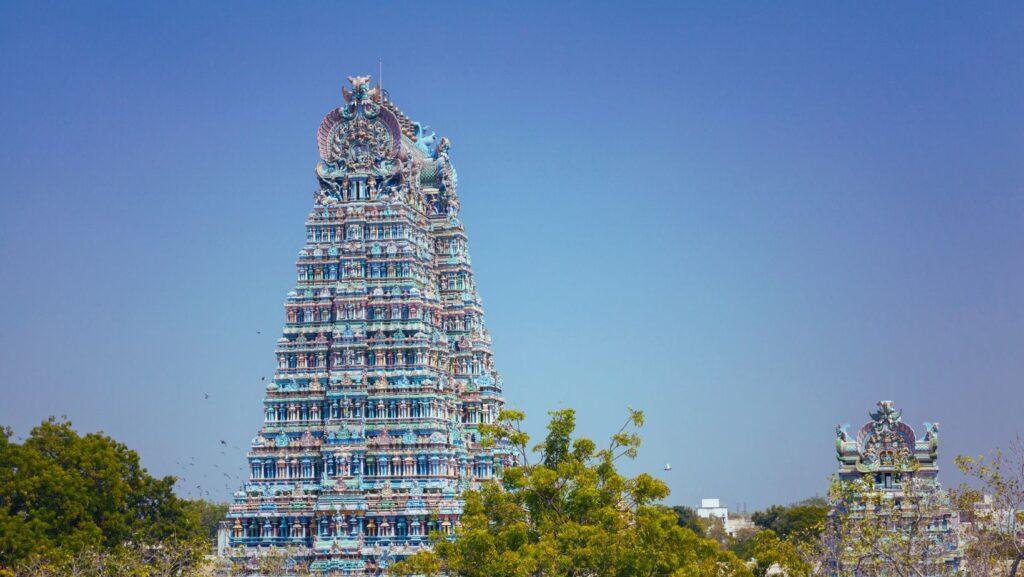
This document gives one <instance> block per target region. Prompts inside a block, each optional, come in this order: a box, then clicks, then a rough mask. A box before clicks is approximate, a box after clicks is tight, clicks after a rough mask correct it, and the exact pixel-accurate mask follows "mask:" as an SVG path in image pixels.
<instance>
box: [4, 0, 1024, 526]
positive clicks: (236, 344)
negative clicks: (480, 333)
mask: <svg viewBox="0 0 1024 577" xmlns="http://www.w3.org/2000/svg"><path fill="white" fill-rule="evenodd" d="M1021 38H1024V8H1022V7H1021V5H1019V4H1013V3H1005V4H996V3H977V4H976V3H971V4H968V3H953V2H949V3H945V2H906V3H899V4H897V5H891V4H890V3H877V4H872V3H855V4H839V3H824V4H823V3H819V2H807V3H777V4H772V5H769V4H767V3H674V2H673V3H651V4H643V5H639V6H637V5H632V4H625V3H623V4H612V3H604V2H598V3H584V2H579V3H561V4H551V3H528V2H521V3H501V4H497V3H463V4H444V3H430V4H426V3H400V4H387V3H365V4H357V3H350V4H341V3H339V4H316V3H303V4H301V5H299V4H298V3H289V4H286V3H205V2H203V3H200V2H196V3H185V4H179V3H175V4H170V3H168V4H153V3H145V4H139V3H130V4H129V3H124V4H120V3H107V2H102V3H99V2H97V3H73V4H47V3H42V2H32V3H27V2H26V3H10V2H4V3H2V4H0V131H2V134H3V136H4V138H2V139H0V271H2V279H3V282H2V283H0V315H2V318H3V321H2V323H0V383H2V384H0V387H2V389H0V390H2V400H0V423H3V424H6V425H8V426H13V427H14V428H15V430H16V432H17V433H18V434H25V433H26V432H27V431H28V429H29V428H30V427H31V426H32V425H33V424H35V423H37V422H38V421H40V420H41V419H43V418H45V417H46V416H48V415H51V414H54V415H67V416H68V417H69V418H71V419H72V420H73V421H74V422H75V423H76V425H77V426H78V427H79V428H81V429H84V430H97V429H102V430H104V431H106V432H108V433H110V434H112V435H114V436H115V437H117V438H119V439H121V440H123V441H125V442H126V443H128V444H129V445H130V446H132V447H133V448H136V449H137V450H138V451H139V452H140V453H141V455H142V457H143V461H144V463H145V464H146V465H147V466H148V467H149V469H150V470H151V471H152V472H154V473H157V474H172V473H173V474H179V475H180V476H182V477H183V481H182V487H183V489H184V490H185V491H186V492H187V493H189V494H195V493H196V492H197V490H196V489H195V486H196V485H202V486H203V487H204V491H205V490H210V491H211V496H213V497H217V498H224V497H226V496H227V495H228V493H229V489H228V487H227V485H231V486H232V487H233V486H234V485H235V483H234V482H233V481H231V482H226V479H225V478H224V477H223V473H224V472H228V473H229V474H231V475H240V474H241V473H242V471H243V468H244V467H243V455H242V448H244V447H245V445H246V444H247V443H248V441H249V439H250V438H251V437H252V436H253V434H254V433H255V431H256V430H257V428H258V427H259V425H260V421H261V412H260V397H261V394H262V387H261V385H260V377H261V376H264V375H270V374H271V372H272V369H273V364H274V357H273V347H274V340H275V339H276V337H277V334H276V333H277V332H278V331H279V329H280V326H281V324H282V320H283V310H282V302H283V297H284V295H285V293H286V292H287V291H288V290H289V288H290V287H291V286H292V284H293V282H294V268H293V265H294V260H295V256H296V253H297V251H298V249H299V248H300V247H301V245H302V243H303V226H302V223H303V220H304V218H305V215H306V213H307V211H308V210H309V207H310V203H311V193H312V191H313V189H314V187H315V181H314V178H313V168H314V165H315V163H316V147H315V141H314V134H315V131H316V128H317V126H318V125H319V122H320V120H321V118H322V117H323V115H324V114H325V113H326V112H327V111H328V110H330V109H331V108H332V107H334V106H337V105H338V103H339V102H341V93H340V89H341V86H342V84H343V82H344V78H345V76H347V75H351V74H363V73H374V74H375V72H376V68H377V60H378V58H382V59H383V61H384V82H385V86H386V87H387V88H388V90H389V92H390V93H391V94H392V96H393V98H394V99H395V101H396V102H397V103H399V105H400V106H401V107H402V109H403V110H404V111H405V112H406V113H407V114H409V115H410V116H411V117H413V118H414V119H417V120H419V121H421V122H423V123H425V124H428V125H430V126H431V127H432V128H433V129H435V130H437V131H438V133H440V134H443V135H446V136H448V137H449V138H450V139H451V140H452V142H453V159H454V161H455V163H456V165H457V167H458V169H459V177H460V194H461V197H462V201H463V202H462V204H463V217H464V221H465V223H466V226H467V229H468V231H469V234H470V242H471V245H470V246H471V251H472V254H473V260H474V265H475V268H476V272H477V276H478V279H479V285H480V288H481V291H482V295H483V298H484V301H485V306H486V310H487V319H488V325H489V327H490V331H491V334H492V336H493V338H494V343H495V349H496V361H497V364H498V367H499V369H500V370H501V371H502V373H503V374H504V377H505V386H506V396H507V399H508V401H509V403H510V404H511V405H513V406H516V407H518V408H521V409H524V410H525V411H526V412H527V413H528V415H529V416H530V426H531V429H532V430H534V431H539V430H540V428H541V427H542V425H543V423H544V422H545V418H546V416H545V412H546V411H548V410H551V409H555V408H560V407H574V408H576V409H577V410H578V412H579V424H580V429H581V430H582V431H583V432H584V433H586V434H588V435H591V436H594V437H596V438H604V437H606V436H607V435H608V434H609V433H611V432H612V431H613V429H614V428H616V427H617V423H618V422H619V421H620V420H621V419H622V418H624V416H625V413H626V407H627V406H632V407H636V408H641V409H644V410H645V411H646V412H647V416H648V425H647V427H646V428H645V430H644V433H643V434H644V439H645V446H644V448H643V449H642V452H641V455H640V457H639V459H637V461H636V462H635V463H633V464H631V465H629V466H628V468H629V470H631V471H633V472H638V471H651V472H657V473H659V474H661V473H662V471H661V468H662V467H663V465H664V463H665V462H666V461H668V462H671V463H672V464H673V470H672V471H671V472H670V473H665V474H664V476H665V478H666V480H667V481H668V482H669V484H670V486H671V487H672V489H673V495H672V496H671V498H670V501H672V502H673V503H687V504H694V503H695V502H696V500H697V499H698V498H700V497H702V496H707V497H710V496H715V497H720V498H721V499H723V500H724V501H725V502H726V503H727V504H730V505H737V504H740V503H747V506H748V507H749V508H755V507H762V506H765V505H768V504H771V503H786V502H790V501H793V500H797V499H801V498H804V497H806V496H810V495H814V494H816V493H821V492H823V491H824V489H825V486H826V478H827V476H828V475H829V474H830V473H831V472H832V470H833V469H834V467H835V459H834V449H833V439H834V437H833V427H834V426H835V425H836V424H837V423H841V422H851V423H852V424H853V425H854V426H859V424H861V423H862V422H863V421H864V420H865V419H866V418H867V417H866V413H867V411H868V410H869V409H871V408H872V407H873V405H874V403H875V402H876V401H877V400H879V399H881V398H887V399H888V398H891V399H893V400H895V401H896V402H897V403H898V404H899V405H901V406H903V407H904V408H905V409H906V413H905V414H906V417H907V419H908V420H909V421H911V423H912V424H913V425H914V426H915V427H916V428H918V430H920V426H921V422H922V421H925V420H928V421H939V422H941V423H942V432H941V438H942V446H941V455H942V458H941V464H942V465H943V466H944V471H945V474H944V475H943V478H944V479H945V481H946V482H947V483H953V482H956V481H958V479H959V478H958V477H957V476H956V475H955V474H953V472H952V470H951V469H952V463H951V459H952V457H953V456H954V455H956V454H960V453H971V454H975V453H979V452H982V451H986V450H988V449H989V448H992V447H994V446H998V445H1000V444H1005V443H1006V442H1007V439H1008V438H1009V437H1011V436H1013V435H1015V434H1018V433H1021V432H1022V425H1021V412H1022V407H1024V382H1022V378H1021V377H1022V374H1024V355H1022V351H1024V226H1022V225H1024V168H1022V167H1024V163H1022V162H1021V159H1022V157H1024V98H1022V91H1024V44H1022V41H1021ZM257 331H259V332H257ZM204 394H209V399H205V398H204ZM220 440H224V441H225V442H226V443H228V446H227V447H225V446H223V445H221V444H220V442H219V441H220ZM222 452H223V454H222ZM191 461H194V463H195V464H194V465H190V466H180V465H178V464H176V462H184V463H188V462H191Z"/></svg>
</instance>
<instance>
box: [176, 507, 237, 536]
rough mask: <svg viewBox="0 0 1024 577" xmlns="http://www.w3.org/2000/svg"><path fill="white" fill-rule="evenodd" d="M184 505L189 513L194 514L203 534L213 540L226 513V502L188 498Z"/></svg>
mask: <svg viewBox="0 0 1024 577" xmlns="http://www.w3.org/2000/svg"><path fill="white" fill-rule="evenodd" d="M185 505H186V507H187V508H188V509H189V511H190V512H191V514H192V515H193V516H195V518H196V520H197V521H198V523H199V527H200V529H201V530H202V532H203V534H204V535H206V536H207V538H209V539H210V540H215V539H216V538H217V529H218V528H219V527H220V522H221V521H223V520H224V517H225V516H226V515H227V514H228V504H227V503H214V502H212V501H206V500H204V499H190V500H188V501H185Z"/></svg>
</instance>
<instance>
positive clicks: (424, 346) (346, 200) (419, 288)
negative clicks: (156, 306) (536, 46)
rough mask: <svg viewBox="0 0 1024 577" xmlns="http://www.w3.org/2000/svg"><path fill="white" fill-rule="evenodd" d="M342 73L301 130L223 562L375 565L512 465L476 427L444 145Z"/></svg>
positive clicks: (480, 345) (483, 403)
mask: <svg viewBox="0 0 1024 577" xmlns="http://www.w3.org/2000/svg"><path fill="white" fill-rule="evenodd" d="M349 80H350V82H351V84H352V88H351V90H349V89H347V88H345V89H343V94H344V100H345V102H344V104H343V105H342V106H340V107H339V108H336V109H334V110H332V111H331V112H329V113H328V114H327V116H326V117H325V118H324V120H323V122H322V124H321V125H320V128H319V131H318V132H317V145H318V148H319V154H320V161H319V163H318V164H317V166H316V178H317V182H318V185H319V186H318V188H317V190H316V192H315V193H314V202H313V209H312V211H311V212H310V213H309V216H308V218H307V220H306V244H305V246H304V247H303V248H302V250H300V251H299V255H298V260H297V263H296V269H297V270H296V272H297V283H296V287H295V289H294V290H292V291H291V292H289V293H288V296H287V299H286V301H285V325H284V331H283V334H282V336H281V338H280V339H279V340H278V343H277V350H276V354H277V370H276V372H275V375H274V379H273V382H272V383H271V384H269V385H268V386H267V388H266V396H265V398H264V401H263V405H264V406H263V411H264V421H265V422H264V425H263V427H262V428H261V429H260V431H259V433H258V434H257V435H256V437H255V438H254V439H253V440H252V448H251V451H250V452H249V454H248V460H249V481H248V482H247V483H245V486H244V487H243V488H242V490H241V491H239V492H238V493H236V494H235V499H234V503H233V504H232V506H231V508H230V511H229V513H228V519H227V523H226V525H227V527H228V528H229V530H230V538H229V547H230V548H229V554H230V555H232V556H233V557H235V558H236V559H238V560H241V561H242V562H245V561H246V560H247V559H250V560H251V559H252V558H254V557H257V556H259V555H260V554H261V552H262V551H264V550H266V549H275V548H276V549H277V550H287V556H288V557H289V558H290V561H289V562H290V563H295V564H299V565H301V566H305V567H308V568H309V569H310V570H311V571H312V572H313V573H314V574H317V575H350V576H351V575H374V574H379V573H382V572H384V571H386V568H387V567H388V566H390V565H391V564H392V563H394V562H395V561H396V560H399V559H401V558H403V557H405V556H408V555H410V554H413V553H415V552H416V551H418V550H420V548H422V547H424V546H427V536H428V534H429V533H430V532H431V531H440V532H443V533H452V532H453V531H454V529H455V527H457V526H458V524H459V517H460V514H461V512H462V498H461V495H462V493H463V492H464V491H465V490H467V489H469V488H471V487H474V486H476V485H477V484H478V483H480V482H481V481H483V480H487V479H491V478H494V477H495V476H496V475H498V474H500V472H501V470H502V467H504V466H508V465H509V464H510V463H511V457H510V454H509V453H508V452H507V451H505V450H503V449H502V448H501V447H499V448H497V449H493V448H486V447H484V446H482V444H481V437H480V433H479V430H478V429H479V426H480V425H481V424H486V423H490V422H492V421H493V420H494V419H495V418H496V417H497V415H498V412H499V410H500V409H501V407H502V403H503V401H502V397H501V377H500V376H499V375H498V373H497V372H496V371H495V369H494V366H493V362H492V352H491V340H490V337H489V335H488V333H487V329H486V327H485V325H484V318H483V308H482V304H481V301H480V297H479V295H478V294H477V291H476V284H475V282H474V279H473V271H472V268H471V265H470V259H469V251H468V240H467V236H466V232H465V230H464V228H463V226H462V222H461V220H460V219H459V199H458V195H457V190H456V189H457V182H458V178H457V175H456V172H455V169H454V167H453V166H452V163H451V161H450V159H449V142H448V140H447V139H446V138H437V137H436V136H435V135H434V134H433V133H428V132H427V131H426V130H424V129H423V128H422V126H421V125H420V124H419V123H416V122H413V121H411V120H410V119H409V118H408V117H407V116H406V115H405V114H403V113H402V112H401V111H400V110H399V109H398V108H397V107H396V106H395V104H394V103H393V102H392V101H391V99H390V98H389V96H388V94H387V93H386V92H385V91H382V90H381V89H380V88H379V87H371V86H370V78H369V77H350V78H349ZM282 548H284V549H282Z"/></svg>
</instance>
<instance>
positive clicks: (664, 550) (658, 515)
mask: <svg viewBox="0 0 1024 577" xmlns="http://www.w3.org/2000/svg"><path fill="white" fill-rule="evenodd" d="M522 419H523V415H522V413H520V412H517V411H503V412H502V414H501V415H500V417H499V419H498V421H497V423H496V424H495V425H493V426H488V427H486V431H485V432H486V434H487V435H488V437H489V441H490V442H496V443H501V444H505V445H507V446H509V447H511V448H512V449H513V450H514V451H516V452H517V453H518V459H519V464H518V465H517V466H514V467H511V468H509V469H506V470H505V471H504V475H503V477H502V480H501V482H500V483H499V482H488V483H485V484H484V485H483V486H482V487H481V488H480V489H479V490H477V491H469V492H468V493H467V494H466V503H465V510H464V513H463V516H462V519H461V525H460V526H459V527H458V528H457V531H456V537H455V538H454V539H448V538H447V536H443V535H434V536H433V538H434V550H433V551H430V552H423V553H419V554H417V555H415V556H413V557H411V558H409V559H407V560H406V561H404V562H402V563H400V564H398V565H397V566H396V567H395V568H394V572H395V573H396V574H400V575H402V574H405V575H408V574H423V575H438V574H441V573H444V574H446V575H450V576H452V577H485V576H486V577H527V576H549V575H551V576H554V575H559V576H562V575H572V576H584V575H587V576H609V577H612V576H622V577H626V576H629V577H635V576H649V577H656V576H673V577H690V576H693V577H697V576H708V577H710V576H716V577H724V576H731V575H736V576H749V575H750V574H751V573H750V570H749V569H748V568H747V567H746V566H745V565H744V564H743V563H741V562H740V560H739V559H737V558H736V556H735V555H733V554H732V553H730V552H728V551H724V550H722V549H720V548H719V547H718V544H717V543H715V542H714V541H711V540H709V539H704V538H703V537H701V536H698V535H697V534H696V533H694V532H693V531H691V530H690V529H686V528H683V527H681V526H680V525H679V517H678V515H677V514H676V513H675V512H674V511H672V510H671V509H669V508H667V507H664V506H661V505H658V502H659V501H660V500H662V499H663V498H665V497H666V496H667V495H668V488H667V487H666V486H665V484H664V483H663V482H661V481H659V480H658V479H655V478H654V477H652V476H650V475H647V474H640V475H637V476H636V477H625V476H623V475H621V474H620V473H619V471H618V470H617V468H616V461H617V460H618V459H620V458H623V457H625V458H632V457H634V456H635V455H636V453H637V449H638V447H639V445H640V438H639V436H638V435H637V434H636V432H635V431H636V429H637V428H639V427H640V426H642V425H643V414H642V413H640V412H639V411H630V414H629V420H628V421H627V422H626V424H624V425H623V427H622V428H621V429H619V430H618V431H617V432H616V433H615V434H614V435H612V437H611V440H610V442H609V444H608V445H607V446H606V447H604V448H600V449H599V448H598V446H597V444H596V443H594V442H593V441H591V440H590V439H587V438H583V437H574V432H575V413H574V412H573V411H572V410H568V409H566V410H560V411H554V412H552V413H551V420H550V423H549V424H548V434H547V436H546V438H545V439H544V441H543V442H542V443H540V444H539V445H537V446H536V447H535V448H534V449H533V451H532V452H533V453H536V454H537V456H538V457H539V458H538V459H537V462H536V463H531V458H530V457H531V451H529V450H528V449H527V446H528V443H529V438H528V436H527V435H526V434H525V433H524V432H523V431H522V429H521V427H520V424H521V422H522Z"/></svg>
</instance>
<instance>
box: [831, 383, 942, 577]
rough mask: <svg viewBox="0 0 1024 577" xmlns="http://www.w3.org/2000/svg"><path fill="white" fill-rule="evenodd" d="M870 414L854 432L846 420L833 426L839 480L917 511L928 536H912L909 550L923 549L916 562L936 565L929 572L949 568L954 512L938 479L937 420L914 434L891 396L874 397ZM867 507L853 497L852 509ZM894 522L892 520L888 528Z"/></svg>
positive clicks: (857, 512)
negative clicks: (875, 403)
mask: <svg viewBox="0 0 1024 577" xmlns="http://www.w3.org/2000/svg"><path fill="white" fill-rule="evenodd" d="M870 417H871V420H870V421H868V422H867V423H865V424H864V426H862V427H861V428H860V430H858V431H857V435H856V437H853V436H851V435H850V434H849V433H848V432H847V428H848V427H849V425H841V426H838V427H836V457H837V458H838V460H839V471H838V480H839V482H840V483H842V484H850V483H857V482H863V483H864V492H865V493H864V494H865V495H868V496H875V497H877V498H879V499H882V500H886V501H888V502H890V503H892V504H893V508H892V509H891V510H892V511H901V512H903V513H902V514H906V515H911V516H912V515H915V514H916V515H921V516H923V517H924V523H925V527H926V530H925V531H923V533H924V534H925V535H927V536H928V541H927V542H925V540H924V539H923V538H921V539H918V544H917V545H916V546H914V547H913V548H911V549H910V550H912V551H916V552H917V553H918V554H919V555H921V554H922V552H926V554H924V555H922V558H925V559H926V562H925V563H923V564H922V566H923V567H927V568H929V569H930V570H934V571H937V572H936V573H934V574H943V575H945V574H954V573H955V572H956V571H957V568H958V567H959V563H960V557H961V552H960V549H959V542H958V539H957V535H956V527H955V523H956V515H955V514H954V510H953V508H952V507H951V505H950V503H949V499H948V495H947V494H946V493H945V492H944V491H943V490H942V487H941V485H940V483H939V480H938V474H939V467H938V454H939V424H938V423H925V424H924V437H923V438H918V437H917V435H916V434H915V433H914V429H913V428H912V427H911V426H910V425H907V424H906V423H904V422H903V411H901V410H899V409H897V408H896V405H895V404H894V403H893V402H892V401H879V402H878V410H876V411H873V412H871V413H870ZM833 505H834V506H836V504H835V503H833ZM872 507H873V505H872ZM872 507H867V506H865V505H864V503H856V504H855V506H854V509H853V510H852V515H853V516H854V517H864V516H866V515H867V516H870V514H871V509H872ZM883 510H889V509H883ZM903 522H905V520H904V521H903ZM900 526H901V525H900V522H898V521H894V525H893V527H895V528H894V529H893V530H896V531H898V530H900V529H899V528H898V527H900ZM909 554H910V553H908V556H909ZM940 567H941V568H942V569H941V571H940V570H939V569H938V568H940ZM864 574H866V575H870V574H871V573H870V572H865V573H864ZM929 574H932V573H929Z"/></svg>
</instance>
